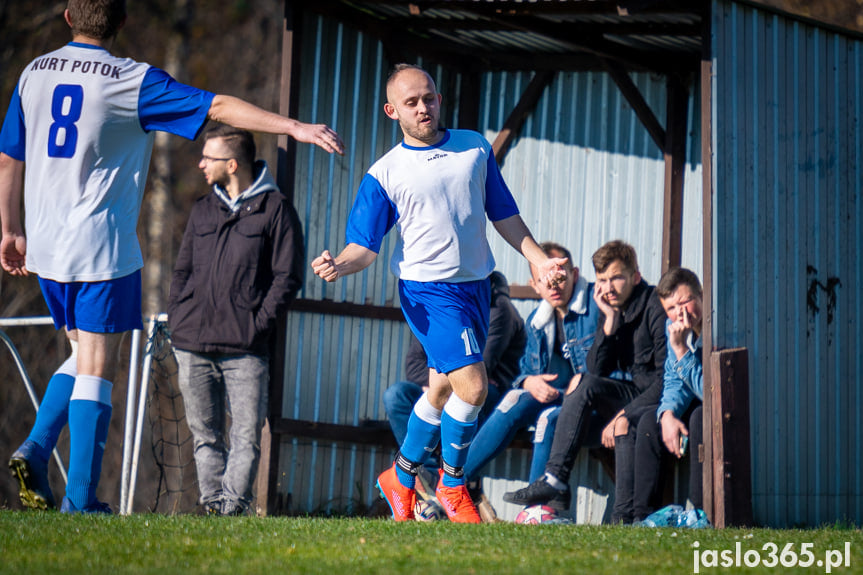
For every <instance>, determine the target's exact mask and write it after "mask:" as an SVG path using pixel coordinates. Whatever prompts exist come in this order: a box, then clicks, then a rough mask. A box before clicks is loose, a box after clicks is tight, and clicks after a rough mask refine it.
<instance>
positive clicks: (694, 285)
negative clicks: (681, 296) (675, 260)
mask: <svg viewBox="0 0 863 575" xmlns="http://www.w3.org/2000/svg"><path fill="white" fill-rule="evenodd" d="M682 285H686V286H689V289H691V290H692V293H693V294H695V295H697V296H698V297H701V282H700V281H699V280H698V276H697V275H695V272H693V271H692V270H688V269H686V268H671V269H670V270H668V271H667V272H665V273H664V274H662V277H661V278H659V283H658V284H656V295H657V296H659V298H660V299H665V298H667V297H670V296H671V294H673V293H674V290H676V289H677V288H679V287H680V286H682Z"/></svg>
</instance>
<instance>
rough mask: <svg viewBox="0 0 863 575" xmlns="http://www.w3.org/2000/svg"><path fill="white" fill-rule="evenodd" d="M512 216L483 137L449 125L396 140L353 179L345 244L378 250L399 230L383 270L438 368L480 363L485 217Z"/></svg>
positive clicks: (488, 265) (486, 270)
mask: <svg viewBox="0 0 863 575" xmlns="http://www.w3.org/2000/svg"><path fill="white" fill-rule="evenodd" d="M516 214H518V207H517V206H516V203H515V200H514V199H513V197H512V194H511V193H510V191H509V189H508V188H507V187H506V184H505V183H504V181H503V177H502V176H501V174H500V170H499V169H498V166H497V162H495V160H494V154H492V150H491V145H490V144H489V143H488V141H487V140H486V139H485V138H483V137H482V136H481V135H480V134H478V133H476V132H472V131H468V130H447V132H446V133H445V134H444V137H443V138H442V139H441V141H440V142H438V143H437V144H435V145H434V146H428V147H422V148H417V147H413V146H408V145H406V144H405V143H404V142H402V143H401V144H400V145H398V146H396V147H395V148H393V149H392V150H390V151H389V152H388V153H387V154H386V155H385V156H383V157H382V158H381V159H380V160H378V161H377V162H375V164H374V165H373V166H372V167H371V168H370V169H369V171H368V173H367V174H366V175H365V177H364V178H363V181H362V183H361V184H360V189H359V192H358V193H357V198H356V201H355V202H354V207H353V209H352V210H351V215H350V218H349V219H348V229H347V242H348V243H355V244H359V245H361V246H363V247H365V248H368V249H370V250H372V251H374V252H376V253H377V252H378V251H380V247H381V242H382V241H383V238H384V236H385V235H386V234H387V232H388V231H389V230H390V229H391V228H392V227H393V226H396V227H397V228H398V232H399V238H398V243H397V245H396V248H395V251H394V253H393V257H392V260H391V262H390V268H391V269H392V271H393V273H394V274H395V275H396V276H398V277H399V296H400V299H401V307H402V312H403V313H404V315H405V319H407V322H408V324H409V325H410V327H411V330H412V331H413V332H414V334H415V335H416V337H417V339H419V341H420V342H421V343H422V344H423V347H424V348H425V350H426V354H427V356H428V364H429V366H430V367H433V368H435V369H436V370H437V371H439V372H441V373H449V372H450V371H452V370H454V369H458V368H460V367H463V366H465V365H469V364H472V363H478V362H481V361H482V350H483V347H484V345H485V339H486V333H487V332H488V318H489V305H490V300H491V296H490V289H489V283H488V276H489V274H490V273H491V272H492V271H493V270H494V257H493V256H492V253H491V247H490V246H489V244H488V238H487V237H486V224H487V221H488V220H491V221H498V220H503V219H506V218H508V217H510V216H514V215H516ZM486 216H488V217H487V218H486Z"/></svg>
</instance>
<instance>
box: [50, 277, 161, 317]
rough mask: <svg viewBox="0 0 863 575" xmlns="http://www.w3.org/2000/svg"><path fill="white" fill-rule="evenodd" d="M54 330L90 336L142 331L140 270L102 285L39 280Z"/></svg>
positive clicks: (101, 283) (99, 283) (104, 282)
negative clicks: (78, 332) (64, 327)
mask: <svg viewBox="0 0 863 575" xmlns="http://www.w3.org/2000/svg"><path fill="white" fill-rule="evenodd" d="M39 286H40V287H41V288H42V295H43V296H44V297H45V303H47V304H48V310H49V311H50V312H51V317H52V318H53V319H54V326H55V327H56V328H57V329H60V328H61V327H63V326H66V329H68V330H73V329H80V330H82V331H88V332H90V333H122V332H124V331H129V330H132V329H142V328H143V327H144V324H143V322H142V321H141V270H138V271H136V272H134V273H131V274H129V275H127V276H123V277H121V278H116V279H113V280H106V281H101V282H69V283H61V282H55V281H53V280H48V279H43V278H39Z"/></svg>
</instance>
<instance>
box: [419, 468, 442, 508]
mask: <svg viewBox="0 0 863 575" xmlns="http://www.w3.org/2000/svg"><path fill="white" fill-rule="evenodd" d="M436 487H437V476H436V475H435V474H434V472H433V471H432V470H431V469H429V468H428V467H426V466H424V465H420V466H419V468H418V469H417V483H416V492H417V499H419V500H422V501H432V502H434V503H437V502H438V501H437V499H436V498H435V495H434V492H435V488H436Z"/></svg>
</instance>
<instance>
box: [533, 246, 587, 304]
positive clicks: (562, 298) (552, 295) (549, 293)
mask: <svg viewBox="0 0 863 575" xmlns="http://www.w3.org/2000/svg"><path fill="white" fill-rule="evenodd" d="M539 247H540V248H542V251H543V252H545V255H547V256H548V257H550V258H566V263H565V264H564V265H563V273H564V278H563V281H561V282H560V283H558V284H556V285H555V286H554V287H549V286H548V282H544V281H540V277H539V275H540V274H539V269H537V268H536V267H535V266H534V265H533V264H530V278H531V279H530V282H529V283H530V287H532V288H533V291H535V292H536V294H537V295H538V296H539V297H541V298H542V299H544V300H545V301H547V302H548V303H550V304H551V307H553V308H554V309H555V310H556V311H557V312H558V313H559V314H560V315H561V316H565V315H566V312H567V308H568V307H569V301H570V300H571V299H572V292H573V290H574V289H575V283H576V282H577V281H578V268H577V267H573V265H572V255H571V254H570V253H569V250H567V249H566V248H565V247H563V246H562V245H560V244H556V243H554V242H543V243H541V244H540V245H539Z"/></svg>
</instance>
